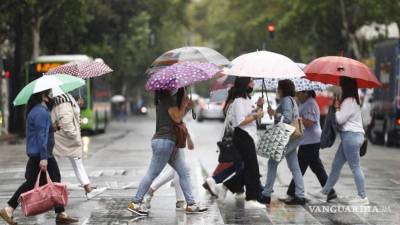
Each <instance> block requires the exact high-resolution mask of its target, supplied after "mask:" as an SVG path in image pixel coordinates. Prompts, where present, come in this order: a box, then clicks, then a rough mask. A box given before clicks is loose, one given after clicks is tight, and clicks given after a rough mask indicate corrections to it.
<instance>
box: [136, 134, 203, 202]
mask: <svg viewBox="0 0 400 225" xmlns="http://www.w3.org/2000/svg"><path fill="white" fill-rule="evenodd" d="M151 147H152V150H153V156H152V158H151V162H150V165H149V168H148V170H147V172H146V174H145V175H144V177H143V179H142V181H141V182H140V185H139V188H138V191H137V192H136V196H135V197H134V199H133V202H135V203H140V202H142V201H143V198H144V196H145V194H146V193H147V191H148V190H149V188H150V185H151V184H152V183H153V181H154V179H155V178H156V177H157V176H158V175H159V174H160V173H161V171H162V170H163V169H164V167H165V166H166V165H167V163H169V164H170V165H171V166H172V168H174V169H175V171H176V172H177V173H178V174H179V182H180V185H181V188H182V191H183V194H184V196H185V199H186V203H187V204H188V205H192V204H194V203H195V200H194V197H193V194H192V187H191V183H190V174H189V169H188V167H187V166H186V162H185V159H184V157H183V155H184V154H176V155H175V157H171V156H172V153H173V151H174V150H175V149H176V147H175V142H173V141H171V140H168V139H153V140H152V141H151ZM178 151H183V150H181V149H179V150H178Z"/></svg>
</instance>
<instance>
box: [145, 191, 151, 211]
mask: <svg viewBox="0 0 400 225" xmlns="http://www.w3.org/2000/svg"><path fill="white" fill-rule="evenodd" d="M152 198H153V196H152V195H150V194H148V193H147V194H146V196H145V197H144V205H145V206H146V208H148V209H150V208H151V199H152Z"/></svg>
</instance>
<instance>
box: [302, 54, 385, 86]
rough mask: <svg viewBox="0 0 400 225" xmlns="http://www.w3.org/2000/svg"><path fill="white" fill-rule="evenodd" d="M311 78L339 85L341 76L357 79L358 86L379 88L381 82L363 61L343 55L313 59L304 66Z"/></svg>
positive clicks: (308, 76) (305, 71)
mask: <svg viewBox="0 0 400 225" xmlns="http://www.w3.org/2000/svg"><path fill="white" fill-rule="evenodd" d="M304 73H305V74H306V77H307V78H308V79H309V80H313V81H319V82H322V83H325V84H334V85H339V82H340V77H342V76H346V77H351V78H354V79H356V80H357V85H358V88H377V87H380V86H381V83H380V82H379V81H378V79H376V76H375V75H374V74H373V73H372V72H371V70H370V69H369V68H368V67H367V66H366V65H364V64H363V63H361V62H359V61H357V60H354V59H350V58H346V57H341V56H325V57H320V58H317V59H315V60H313V61H312V62H311V63H309V64H308V65H307V66H306V67H305V68H304Z"/></svg>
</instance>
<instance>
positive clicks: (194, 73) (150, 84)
mask: <svg viewBox="0 0 400 225" xmlns="http://www.w3.org/2000/svg"><path fill="white" fill-rule="evenodd" d="M220 71H221V69H220V68H219V67H218V66H216V65H214V64H212V63H200V62H182V63H175V64H173V65H172V66H168V67H166V68H164V69H161V70H159V71H157V72H155V73H154V74H152V75H151V77H150V79H149V80H148V81H147V84H146V86H145V87H146V90H148V91H155V90H174V89H178V88H181V87H186V86H190V85H193V84H195V83H198V82H200V81H204V80H208V79H211V78H212V77H214V76H215V75H217V74H218V73H219V72H220Z"/></svg>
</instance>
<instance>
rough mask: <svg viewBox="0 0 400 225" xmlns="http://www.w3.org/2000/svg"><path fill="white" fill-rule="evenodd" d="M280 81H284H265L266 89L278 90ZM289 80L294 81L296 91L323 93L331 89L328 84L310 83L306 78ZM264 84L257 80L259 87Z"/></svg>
mask: <svg viewBox="0 0 400 225" xmlns="http://www.w3.org/2000/svg"><path fill="white" fill-rule="evenodd" d="M279 80H283V79H265V80H264V82H265V88H266V89H267V90H276V89H277V88H278V82H279ZM289 80H291V81H293V83H294V86H295V87H296V91H323V90H325V89H326V88H327V87H329V85H327V84H323V83H321V82H318V81H310V80H308V79H306V78H292V79H289ZM262 82H263V81H262V80H256V84H257V86H260V87H261V85H262Z"/></svg>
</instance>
